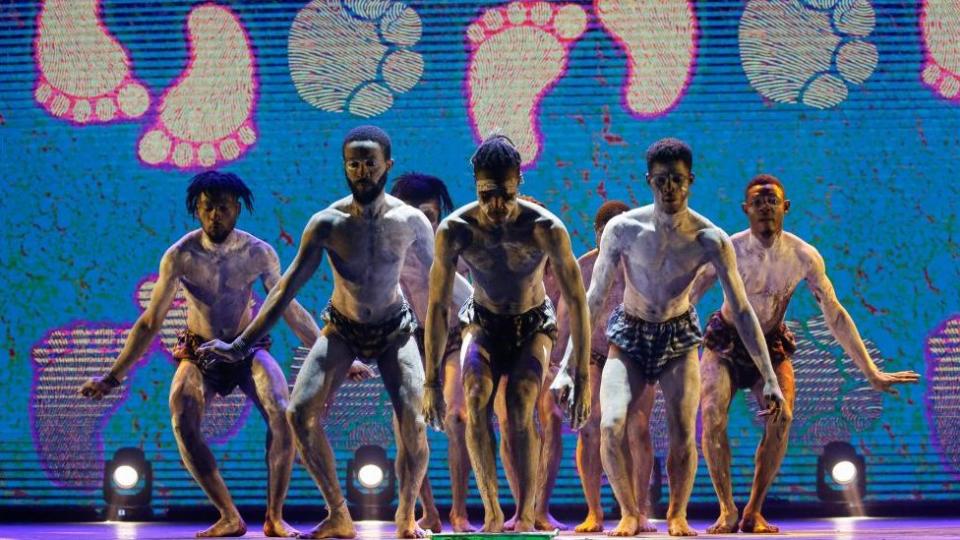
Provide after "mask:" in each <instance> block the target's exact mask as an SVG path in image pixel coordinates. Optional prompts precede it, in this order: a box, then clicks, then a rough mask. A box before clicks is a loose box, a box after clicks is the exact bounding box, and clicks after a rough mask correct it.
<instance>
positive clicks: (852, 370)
mask: <svg viewBox="0 0 960 540" xmlns="http://www.w3.org/2000/svg"><path fill="white" fill-rule="evenodd" d="M787 326H788V327H789V328H790V330H791V331H792V332H793V333H794V334H795V335H796V337H797V352H796V353H794V356H793V370H794V377H795V381H796V388H797V394H796V400H795V402H794V409H793V410H794V413H793V427H792V428H791V430H790V438H791V439H792V440H793V441H794V442H792V443H791V444H798V445H801V446H809V447H812V448H817V449H819V448H821V447H823V446H824V445H826V444H827V443H828V442H830V441H846V440H850V437H851V435H852V434H853V433H856V432H860V431H865V430H867V429H870V428H871V427H872V426H873V425H874V424H875V423H876V421H877V420H879V419H880V417H881V416H882V415H883V394H881V393H880V392H876V391H875V390H873V388H871V387H870V385H869V384H868V383H867V381H866V379H864V377H863V374H862V373H861V372H860V370H859V369H858V368H857V366H856V364H854V363H853V360H851V359H850V358H849V357H848V356H847V355H846V353H845V352H844V351H843V348H842V347H841V346H840V343H839V342H838V341H837V340H836V339H835V338H834V337H833V335H832V334H831V333H830V328H829V327H828V326H827V323H826V321H825V320H824V319H823V317H822V316H817V317H814V318H812V319H809V320H808V321H807V322H806V323H805V324H800V323H797V322H794V321H787ZM863 344H864V346H865V347H866V348H867V351H868V352H869V353H870V357H871V358H873V360H874V362H875V363H876V364H877V367H878V368H880V369H883V365H884V358H883V355H882V354H881V353H880V351H879V350H878V349H877V346H876V345H875V344H874V343H873V342H871V341H870V340H867V339H865V340H864V342H863ZM747 403H748V405H749V407H750V410H751V411H752V412H753V413H754V414H753V415H751V418H753V419H754V422H756V423H757V424H758V425H762V424H763V422H762V421H760V420H759V419H758V417H757V416H756V415H755V413H756V412H758V411H759V410H760V409H759V406H758V405H757V403H756V400H754V399H753V397H752V396H750V399H748V400H747Z"/></svg>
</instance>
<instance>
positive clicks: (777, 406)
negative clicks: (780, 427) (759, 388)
mask: <svg viewBox="0 0 960 540" xmlns="http://www.w3.org/2000/svg"><path fill="white" fill-rule="evenodd" d="M784 401H786V400H785V399H784V398H783V392H781V391H780V385H779V384H778V383H777V380H776V379H773V380H769V381H767V382H766V383H764V385H763V402H764V404H766V406H767V408H766V409H764V410H762V411H760V412H758V413H757V416H769V417H770V419H771V420H773V421H774V422H776V421H777V420H778V419H779V418H780V413H782V412H783V403H784Z"/></svg>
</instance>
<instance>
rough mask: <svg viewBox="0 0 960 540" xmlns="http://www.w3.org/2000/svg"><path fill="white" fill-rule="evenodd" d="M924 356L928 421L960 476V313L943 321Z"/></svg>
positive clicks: (932, 336)
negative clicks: (959, 375)
mask: <svg viewBox="0 0 960 540" xmlns="http://www.w3.org/2000/svg"><path fill="white" fill-rule="evenodd" d="M924 349H925V350H924V356H925V357H926V361H927V372H926V374H924V378H925V379H926V381H927V392H926V394H925V396H924V402H925V404H926V409H927V423H928V424H929V425H930V431H932V432H933V440H934V443H935V445H936V447H937V449H938V450H939V451H940V455H942V456H943V461H944V463H947V464H949V466H950V467H949V468H950V470H951V472H952V473H953V475H954V477H955V478H960V422H958V421H957V418H958V411H960V394H958V393H957V373H958V372H960V315H954V316H953V317H950V318H949V319H947V320H946V321H944V322H943V323H941V324H940V325H939V326H938V327H937V328H936V329H935V330H934V331H933V332H932V333H931V334H930V335H929V336H928V337H927V343H926V347H924Z"/></svg>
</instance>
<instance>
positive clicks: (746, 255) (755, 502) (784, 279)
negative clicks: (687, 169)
mask: <svg viewBox="0 0 960 540" xmlns="http://www.w3.org/2000/svg"><path fill="white" fill-rule="evenodd" d="M745 195H746V198H745V202H744V203H743V204H742V208H743V212H744V213H745V214H746V215H747V218H748V219H749V220H750V228H749V229H747V230H745V231H741V232H739V233H737V234H735V235H733V237H732V238H731V240H732V241H733V247H734V249H735V250H736V256H737V267H738V269H739V271H740V275H741V277H742V278H743V284H744V287H745V288H746V291H747V296H748V298H749V300H750V305H751V306H753V309H754V310H755V311H756V313H757V317H758V318H759V319H760V326H761V328H762V329H763V332H764V334H765V336H766V342H767V349H768V350H769V351H770V358H771V360H772V361H773V365H774V370H775V371H776V373H777V379H779V381H780V388H782V389H783V393H784V396H785V397H786V401H785V403H784V406H783V412H782V414H781V421H780V422H769V421H768V422H767V425H766V427H765V428H764V432H763V438H762V439H761V440H760V445H759V446H758V447H757V454H756V471H755V473H754V477H753V487H752V489H751V492H750V500H749V501H748V502H747V506H746V507H744V509H743V518H742V519H741V520H740V522H739V524H738V523H737V519H738V516H737V507H736V505H735V504H734V502H733V492H732V490H731V486H730V446H729V443H728V441H727V418H728V414H729V408H730V403H731V401H732V400H733V396H734V395H736V393H737V390H738V389H741V388H744V389H750V390H751V391H752V392H753V393H754V395H755V396H758V397H759V395H760V392H761V386H762V382H761V380H760V374H759V373H758V372H757V368H756V366H754V364H753V363H752V362H751V361H750V356H749V354H747V352H746V349H745V348H744V345H743V343H742V342H741V340H740V339H739V337H738V336H737V333H736V331H735V330H734V329H733V327H732V325H731V324H730V323H729V322H728V321H731V320H733V319H734V314H733V313H734V311H733V308H732V306H731V305H730V303H729V300H724V303H723V306H721V308H720V310H719V311H717V312H716V313H714V314H713V315H712V316H711V317H710V322H709V323H708V324H707V331H706V335H705V336H704V340H703V344H704V349H703V358H702V359H701V363H700V376H701V378H702V379H703V387H702V393H701V403H702V407H703V410H702V414H703V436H702V441H701V446H702V447H703V454H704V457H705V458H706V461H707V467H708V468H709V469H710V478H711V479H712V480H713V486H714V488H715V489H716V491H717V498H718V499H719V500H720V517H719V518H718V519H717V522H716V523H714V524H713V526H711V527H710V528H708V529H707V532H708V533H729V532H737V529H738V528H739V529H740V530H742V531H743V532H752V533H775V532H778V530H779V529H778V528H777V527H775V526H773V525H770V524H769V523H767V521H766V520H765V519H764V518H763V516H762V515H761V513H760V510H761V507H762V506H763V500H764V498H765V497H766V495H767V490H768V489H769V488H770V485H771V484H772V483H773V479H774V477H775V476H776V475H777V471H778V470H779V469H780V463H781V462H782V461H783V456H784V454H785V453H786V451H787V440H788V438H789V432H790V423H791V421H792V419H793V401H794V396H795V388H794V376H793V366H792V365H791V362H790V357H791V355H792V354H793V352H794V351H795V350H796V344H795V342H794V337H793V334H792V333H791V332H790V330H788V329H787V326H786V325H785V324H784V316H785V314H786V311H787V305H788V304H789V303H790V299H791V298H792V297H793V293H794V291H795V290H796V288H797V285H799V283H800V282H801V281H806V282H807V287H809V288H810V291H811V292H812V293H813V296H814V298H816V300H817V303H818V304H819V305H820V309H821V311H823V316H824V318H825V319H826V321H827V326H828V327H829V328H830V332H831V333H832V334H833V336H834V337H835V338H836V339H837V341H839V342H840V345H841V346H842V347H843V350H844V351H845V352H846V353H847V354H848V355H849V356H850V358H852V359H853V361H854V363H855V364H856V365H857V367H859V368H860V370H861V371H862V372H863V373H864V375H866V377H867V380H868V381H869V382H870V385H871V386H872V387H873V388H875V389H877V390H882V391H885V392H891V393H894V394H896V393H897V390H896V389H895V388H893V385H894V384H899V383H907V382H916V381H917V380H918V379H919V375H917V374H916V373H914V372H912V371H901V372H898V373H884V372H882V371H880V370H879V369H877V366H876V365H875V364H874V363H873V360H871V359H870V354H869V353H868V352H867V349H866V347H864V345H863V341H862V340H861V339H860V334H859V333H858V332H857V327H856V325H855V324H854V323H853V320H852V319H851V318H850V315H849V314H848V313H847V311H846V310H845V309H844V308H843V306H842V305H840V302H839V301H838V300H837V296H836V294H835V293H834V290H833V285H832V284H831V283H830V280H829V279H828V278H827V274H826V272H825V269H824V263H823V258H822V257H821V256H820V253H818V252H817V250H816V249H814V247H813V246H811V245H810V244H807V243H806V242H804V241H803V240H801V239H800V238H798V237H796V236H794V235H793V234H790V233H788V232H784V230H783V217H784V214H786V213H787V212H788V211H789V210H790V201H789V200H787V199H786V193H785V192H784V188H783V185H782V184H781V183H780V181H779V180H777V179H776V178H775V177H773V176H770V175H766V174H761V175H759V176H757V177H755V178H754V179H753V180H751V181H750V183H749V184H747V189H746V194H745ZM715 280H716V274H715V272H713V271H712V270H710V271H708V272H705V273H704V274H703V275H702V276H701V278H700V279H699V280H698V283H697V285H696V286H695V288H694V291H693V299H692V301H694V302H696V301H697V300H699V298H700V297H701V296H702V295H703V293H704V292H706V290H707V289H709V288H710V286H712V285H713V283H714V281H715Z"/></svg>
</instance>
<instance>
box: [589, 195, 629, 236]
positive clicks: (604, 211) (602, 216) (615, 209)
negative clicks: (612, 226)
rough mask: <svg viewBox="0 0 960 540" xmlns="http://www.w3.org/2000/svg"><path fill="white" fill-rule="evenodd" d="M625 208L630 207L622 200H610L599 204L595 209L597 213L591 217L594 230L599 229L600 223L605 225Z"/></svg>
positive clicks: (625, 209) (624, 210)
mask: <svg viewBox="0 0 960 540" xmlns="http://www.w3.org/2000/svg"><path fill="white" fill-rule="evenodd" d="M627 210H630V207H629V206H627V203H625V202H623V201H616V200H610V201H607V202H605V203H603V204H601V205H600V208H598V209H597V215H596V216H595V217H594V218H593V228H594V230H596V229H599V228H600V226H601V225H606V224H607V222H608V221H610V220H611V219H613V218H614V217H616V216H618V215H620V214H622V213H624V212H626V211H627Z"/></svg>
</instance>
